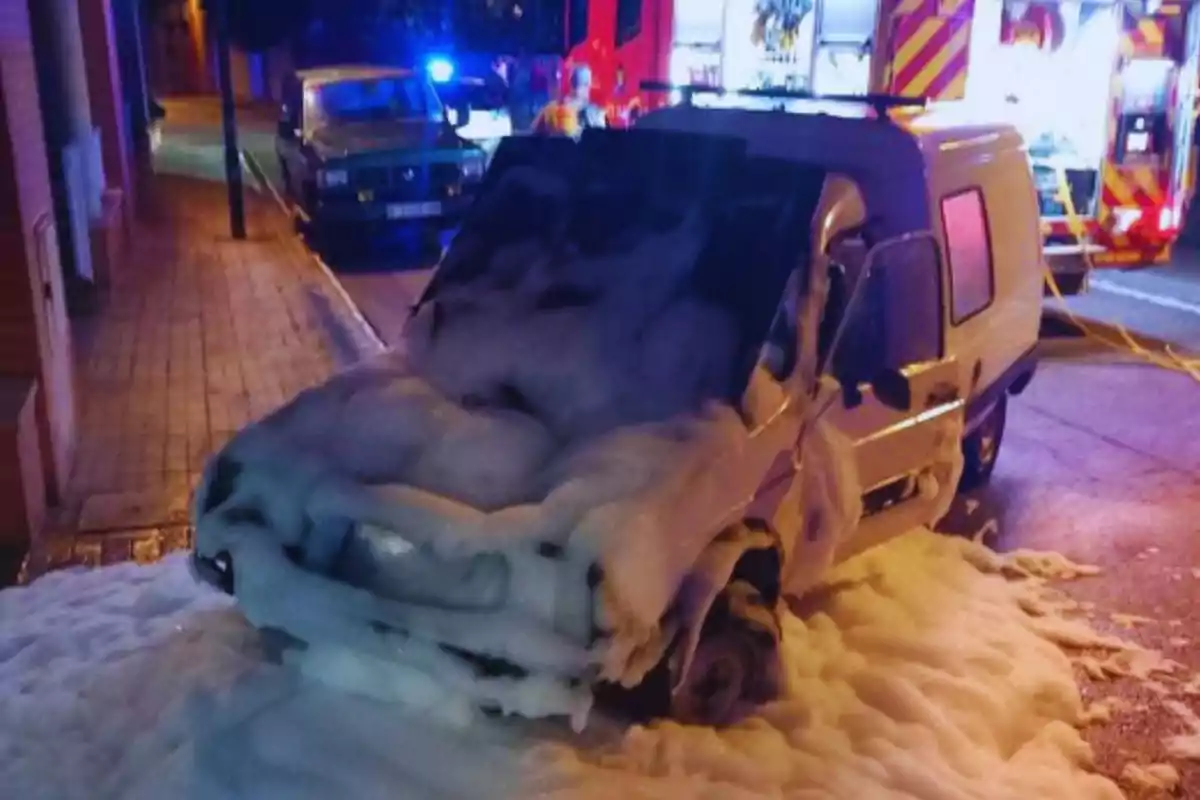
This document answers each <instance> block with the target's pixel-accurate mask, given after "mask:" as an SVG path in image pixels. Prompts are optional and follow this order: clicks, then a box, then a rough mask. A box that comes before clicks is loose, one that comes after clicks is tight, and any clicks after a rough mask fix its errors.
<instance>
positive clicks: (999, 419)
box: [958, 394, 1008, 492]
mask: <svg viewBox="0 0 1200 800" xmlns="http://www.w3.org/2000/svg"><path fill="white" fill-rule="evenodd" d="M1007 421H1008V395H1006V394H1002V395H1000V399H999V400H997V401H996V404H995V405H994V406H992V408H991V410H990V411H988V412H987V416H985V417H984V418H983V420H982V421H981V422H980V423H979V427H977V428H976V429H975V430H974V431H972V432H971V433H970V434H969V435H968V436H967V437H966V438H965V439H963V447H962V449H963V474H962V479H961V480H960V481H959V482H958V490H959V491H960V492H970V491H973V490H975V489H980V488H982V487H983V486H985V485H986V484H987V482H988V481H989V480H991V478H992V472H994V471H995V469H996V459H997V458H998V457H999V455H1000V444H1001V442H1003V441H1004V427H1005V424H1006V423H1007Z"/></svg>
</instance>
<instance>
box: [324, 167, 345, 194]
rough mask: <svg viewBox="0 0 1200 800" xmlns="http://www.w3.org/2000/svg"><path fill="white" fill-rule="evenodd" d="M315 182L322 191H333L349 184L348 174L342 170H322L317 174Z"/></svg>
mask: <svg viewBox="0 0 1200 800" xmlns="http://www.w3.org/2000/svg"><path fill="white" fill-rule="evenodd" d="M317 182H318V183H319V184H320V185H321V188H322V189H334V188H337V187H338V186H345V185H346V184H347V183H349V182H350V173H348V172H346V170H344V169H323V170H321V171H320V172H319V173H317Z"/></svg>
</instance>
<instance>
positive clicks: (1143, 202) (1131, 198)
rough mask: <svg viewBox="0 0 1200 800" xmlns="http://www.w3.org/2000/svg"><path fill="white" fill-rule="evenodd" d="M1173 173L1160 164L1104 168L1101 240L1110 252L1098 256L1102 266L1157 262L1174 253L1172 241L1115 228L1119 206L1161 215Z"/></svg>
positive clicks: (1101, 199) (1096, 258)
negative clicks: (1168, 172) (1153, 238)
mask: <svg viewBox="0 0 1200 800" xmlns="http://www.w3.org/2000/svg"><path fill="white" fill-rule="evenodd" d="M1169 177H1170V176H1169V175H1168V174H1167V172H1166V171H1165V170H1162V169H1160V168H1158V167H1114V166H1112V165H1106V166H1105V167H1104V170H1103V177H1102V180H1103V189H1102V191H1101V194H1100V213H1099V215H1098V221H1099V223H1100V235H1099V236H1098V237H1097V238H1098V240H1099V241H1098V243H1099V244H1102V245H1104V246H1105V247H1106V248H1107V252H1105V253H1101V254H1099V255H1097V256H1096V257H1095V259H1094V260H1095V262H1096V264H1097V265H1099V266H1133V265H1139V264H1156V263H1162V261H1163V260H1164V259H1166V258H1169V256H1170V249H1171V248H1170V244H1169V243H1168V244H1164V243H1162V242H1160V241H1145V240H1143V239H1142V237H1139V236H1137V235H1136V233H1132V232H1131V233H1125V234H1118V233H1115V232H1113V226H1115V225H1116V221H1117V209H1121V208H1140V209H1142V212H1143V214H1146V215H1154V218H1155V219H1156V218H1157V215H1158V214H1159V212H1160V211H1161V210H1162V208H1163V206H1164V205H1165V204H1166V202H1167V192H1166V189H1165V188H1164V187H1165V186H1166V185H1167V181H1168V179H1169Z"/></svg>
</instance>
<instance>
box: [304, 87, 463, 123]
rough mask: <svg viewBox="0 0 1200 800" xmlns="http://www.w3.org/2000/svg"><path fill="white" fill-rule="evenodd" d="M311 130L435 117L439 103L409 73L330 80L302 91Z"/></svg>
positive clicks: (306, 120) (427, 88)
mask: <svg viewBox="0 0 1200 800" xmlns="http://www.w3.org/2000/svg"><path fill="white" fill-rule="evenodd" d="M305 106H306V111H307V113H306V115H305V117H306V118H305V122H306V124H307V127H308V128H309V129H310V130H318V129H321V128H328V127H335V126H341V125H353V124H359V123H371V122H394V121H401V120H414V119H422V120H423V119H430V118H437V117H439V116H440V114H441V104H440V103H439V102H438V99H437V96H436V95H435V94H434V93H433V90H432V89H431V88H430V86H429V84H428V83H426V82H425V81H424V80H423V79H421V78H418V77H416V76H412V75H404V76H394V77H393V76H389V77H382V78H362V79H354V80H344V81H333V82H330V83H324V84H321V85H319V86H313V87H310V88H308V89H306V90H305Z"/></svg>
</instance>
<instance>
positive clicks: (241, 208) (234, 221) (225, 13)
mask: <svg viewBox="0 0 1200 800" xmlns="http://www.w3.org/2000/svg"><path fill="white" fill-rule="evenodd" d="M229 2H230V0H215V2H214V3H213V7H214V8H215V10H216V12H217V14H216V23H217V24H216V29H217V72H218V77H219V80H220V84H221V86H220V88H221V127H222V129H223V131H224V134H225V185H226V188H227V189H228V190H229V229H230V233H231V234H232V236H233V238H234V239H245V238H246V204H245V197H244V195H243V189H242V160H241V157H240V156H239V154H238V141H237V117H236V110H235V108H234V103H233V78H232V75H231V74H230V71H229Z"/></svg>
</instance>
